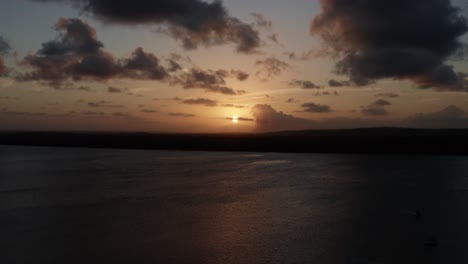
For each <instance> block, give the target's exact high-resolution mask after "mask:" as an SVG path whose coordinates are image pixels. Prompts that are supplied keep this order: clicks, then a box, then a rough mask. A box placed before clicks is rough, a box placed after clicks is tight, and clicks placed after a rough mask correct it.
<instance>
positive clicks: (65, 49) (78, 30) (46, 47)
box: [38, 17, 104, 56]
mask: <svg viewBox="0 0 468 264" xmlns="http://www.w3.org/2000/svg"><path fill="white" fill-rule="evenodd" d="M55 30H56V31H58V32H60V34H59V36H58V38H57V39H56V40H53V41H49V42H46V43H43V44H42V48H41V49H40V50H39V51H38V53H39V54H40V55H43V56H54V55H58V56H63V55H66V54H69V53H72V54H75V53H76V54H81V55H85V54H91V53H96V52H97V51H98V50H99V49H100V48H102V47H104V44H102V42H100V41H98V40H97V36H96V30H95V29H94V28H92V27H90V26H89V25H88V24H86V23H83V22H82V21H81V20H80V19H76V18H63V17H62V18H59V20H58V22H57V23H56V24H55Z"/></svg>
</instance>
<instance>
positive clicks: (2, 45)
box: [0, 36, 11, 56]
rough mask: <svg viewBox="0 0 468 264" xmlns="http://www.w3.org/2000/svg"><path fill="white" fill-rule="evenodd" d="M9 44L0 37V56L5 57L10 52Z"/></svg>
mask: <svg viewBox="0 0 468 264" xmlns="http://www.w3.org/2000/svg"><path fill="white" fill-rule="evenodd" d="M10 49H11V48H10V44H8V42H7V41H6V40H5V39H4V38H3V37H2V36H0V56H5V55H6V54H8V53H9V52H10Z"/></svg>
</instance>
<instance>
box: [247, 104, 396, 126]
mask: <svg viewBox="0 0 468 264" xmlns="http://www.w3.org/2000/svg"><path fill="white" fill-rule="evenodd" d="M252 114H253V116H254V117H255V130H256V131H257V132H268V131H288V130H306V129H345V128H356V127H381V126H388V125H394V124H390V123H389V122H388V121H382V120H379V119H370V118H369V119H359V118H347V117H336V118H325V119H320V120H309V119H304V118H298V117H294V116H292V115H288V114H285V113H283V112H280V111H277V110H275V109H274V108H273V107H272V106H271V105H266V104H264V105H262V104H259V105H255V106H254V107H253V108H252Z"/></svg>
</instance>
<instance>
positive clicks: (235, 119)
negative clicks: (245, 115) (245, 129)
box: [231, 116, 239, 124]
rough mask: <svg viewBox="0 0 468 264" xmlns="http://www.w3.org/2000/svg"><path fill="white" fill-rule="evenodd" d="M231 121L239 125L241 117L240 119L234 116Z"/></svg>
mask: <svg viewBox="0 0 468 264" xmlns="http://www.w3.org/2000/svg"><path fill="white" fill-rule="evenodd" d="M231 120H232V122H233V123H234V124H237V123H239V117H238V116H233V117H232V118H231Z"/></svg>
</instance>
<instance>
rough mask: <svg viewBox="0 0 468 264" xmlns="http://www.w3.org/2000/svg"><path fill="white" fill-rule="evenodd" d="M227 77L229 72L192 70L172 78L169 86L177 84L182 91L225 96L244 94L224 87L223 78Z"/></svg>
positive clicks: (224, 81) (241, 91)
mask: <svg viewBox="0 0 468 264" xmlns="http://www.w3.org/2000/svg"><path fill="white" fill-rule="evenodd" d="M238 73H239V72H235V74H236V75H237V74H238ZM229 76H230V74H229V72H228V71H225V70H218V71H212V70H201V69H197V68H192V69H191V70H190V71H188V72H183V73H181V74H179V75H178V76H175V77H173V78H172V80H171V84H179V85H181V86H182V87H183V88H184V89H203V90H205V91H207V92H214V93H221V94H225V95H238V94H243V93H245V91H243V90H234V89H232V88H230V87H227V86H226V80H225V78H227V77H229ZM242 77H243V76H242ZM237 78H238V76H237Z"/></svg>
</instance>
